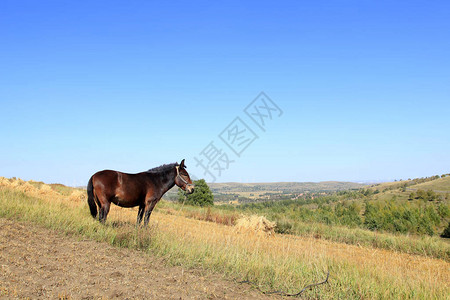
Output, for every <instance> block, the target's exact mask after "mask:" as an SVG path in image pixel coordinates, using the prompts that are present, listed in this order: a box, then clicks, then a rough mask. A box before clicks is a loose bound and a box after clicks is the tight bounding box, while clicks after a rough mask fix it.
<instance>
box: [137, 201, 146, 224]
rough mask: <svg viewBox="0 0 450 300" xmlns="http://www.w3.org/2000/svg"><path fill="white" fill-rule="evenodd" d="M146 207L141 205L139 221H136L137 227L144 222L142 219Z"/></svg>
mask: <svg viewBox="0 0 450 300" xmlns="http://www.w3.org/2000/svg"><path fill="white" fill-rule="evenodd" d="M144 208H145V206H144V205H139V211H138V215H137V220H136V226H139V225H140V224H141V222H142V217H143V216H144Z"/></svg>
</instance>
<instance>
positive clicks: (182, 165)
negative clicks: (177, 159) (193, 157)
mask: <svg viewBox="0 0 450 300" xmlns="http://www.w3.org/2000/svg"><path fill="white" fill-rule="evenodd" d="M180 168H186V166H185V165H184V159H183V160H182V161H181V164H180Z"/></svg>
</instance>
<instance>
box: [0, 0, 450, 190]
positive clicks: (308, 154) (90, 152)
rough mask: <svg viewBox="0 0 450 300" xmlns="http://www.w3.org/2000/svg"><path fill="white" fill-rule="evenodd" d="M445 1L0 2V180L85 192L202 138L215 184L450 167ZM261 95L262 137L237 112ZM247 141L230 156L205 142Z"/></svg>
mask: <svg viewBox="0 0 450 300" xmlns="http://www.w3.org/2000/svg"><path fill="white" fill-rule="evenodd" d="M449 15H450V4H449V2H448V1H433V2H429V1H396V2H395V3H393V2H392V1H310V2H306V1H282V2H275V1H272V2H268V1H267V2H266V1H255V2H245V3H243V2H242V1H227V2H226V3H216V1H188V2H187V1H186V2H181V1H172V2H168V1H165V2H163V1H161V2H159V3H158V2H150V1H85V2H80V1H2V2H1V3H0V37H1V42H0V120H1V123H2V130H1V131H0V132H1V138H0V176H6V177H12V176H16V177H20V178H23V179H26V180H28V179H34V180H43V181H45V182H61V183H64V184H69V185H83V184H85V183H86V182H87V181H88V179H89V177H90V176H91V175H92V174H93V173H94V172H96V171H98V170H102V169H117V170H121V171H125V172H139V171H143V170H146V169H149V168H151V167H154V166H157V165H160V164H162V163H170V162H175V161H178V162H179V161H180V160H181V159H182V158H186V164H187V166H188V171H190V172H191V173H193V174H195V175H196V176H197V177H205V176H203V174H204V173H203V171H202V169H201V168H200V167H199V166H196V163H195V157H199V155H200V152H201V151H202V150H203V149H204V148H205V147H206V146H207V145H208V144H209V143H210V142H213V143H214V144H215V145H216V146H217V147H218V148H220V149H222V153H227V155H229V158H230V159H231V160H234V162H233V163H231V164H230V165H229V168H228V169H227V170H224V171H223V172H222V174H221V175H220V176H218V178H217V181H240V182H267V181H322V180H350V181H362V180H384V179H400V178H408V177H422V176H429V175H434V174H442V173H448V172H450V155H449V150H448V149H450V133H449V132H450V131H449V123H448V120H449V114H450V55H449V53H450V19H449V18H448V16H449ZM261 91H264V92H265V93H266V94H267V95H268V96H269V97H270V98H271V99H272V100H273V102H275V103H276V104H277V105H278V106H279V108H280V109H281V110H282V111H283V114H282V115H281V116H280V117H274V118H273V120H271V121H270V122H267V129H266V131H265V132H263V131H262V130H261V129H260V128H258V127H257V125H256V124H255V123H253V121H252V120H250V119H249V118H248V116H247V115H246V114H245V113H244V112H243V110H244V108H245V107H246V106H247V105H248V104H249V103H250V102H251V101H253V99H255V97H256V96H257V95H258V94H259V93H260V92H261ZM236 117H240V118H241V119H242V120H243V121H244V122H245V123H246V124H247V125H248V126H249V127H251V129H252V130H254V132H255V133H256V134H257V136H258V139H256V140H255V141H254V142H253V143H252V144H251V145H250V146H248V148H247V149H245V151H244V152H243V153H242V155H241V156H240V157H237V156H235V155H234V156H233V152H232V151H230V149H229V148H227V147H228V146H227V145H225V144H224V143H223V141H221V140H220V138H219V137H218V135H219V134H220V133H221V132H222V131H223V130H224V129H225V128H226V127H227V126H228V125H229V124H230V122H231V121H233V120H234V119H235V118H236Z"/></svg>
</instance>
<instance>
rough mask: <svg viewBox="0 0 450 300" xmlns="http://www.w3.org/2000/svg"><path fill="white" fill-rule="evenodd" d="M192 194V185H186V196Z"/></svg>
mask: <svg viewBox="0 0 450 300" xmlns="http://www.w3.org/2000/svg"><path fill="white" fill-rule="evenodd" d="M193 192H194V185H193V184H187V185H186V194H192V193H193Z"/></svg>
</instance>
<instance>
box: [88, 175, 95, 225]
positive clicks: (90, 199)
mask: <svg viewBox="0 0 450 300" xmlns="http://www.w3.org/2000/svg"><path fill="white" fill-rule="evenodd" d="M87 194H88V204H89V209H90V210H91V215H92V217H94V218H95V217H97V205H96V204H95V199H94V197H95V196H94V185H93V184H92V177H91V179H89V183H88V185H87Z"/></svg>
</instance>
